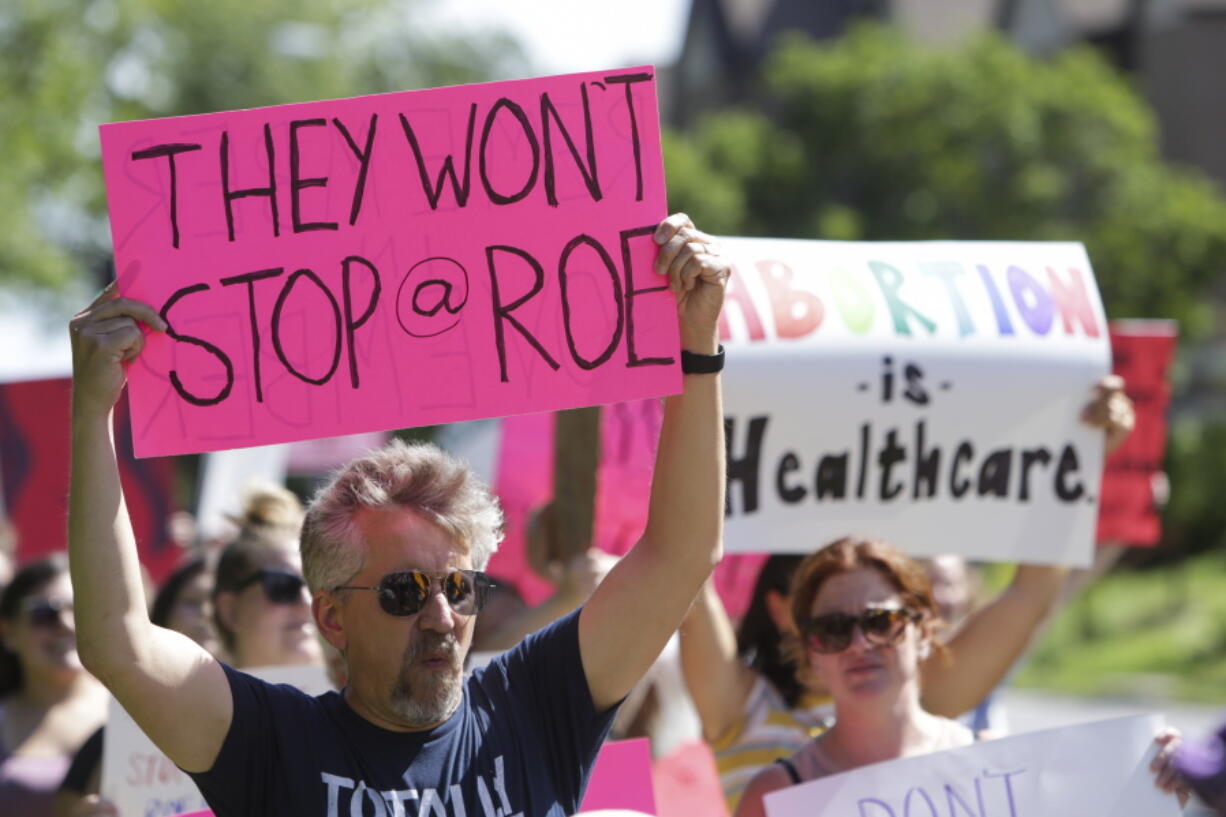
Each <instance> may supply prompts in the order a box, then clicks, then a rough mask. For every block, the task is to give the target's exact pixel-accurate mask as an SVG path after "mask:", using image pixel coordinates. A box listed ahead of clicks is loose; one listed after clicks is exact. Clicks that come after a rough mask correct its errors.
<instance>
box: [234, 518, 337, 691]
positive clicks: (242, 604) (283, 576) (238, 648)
mask: <svg viewBox="0 0 1226 817" xmlns="http://www.w3.org/2000/svg"><path fill="white" fill-rule="evenodd" d="M250 507H252V505H251V503H250V502H249V508H250ZM245 519H246V521H247V524H245V525H244V527H243V529H242V531H241V532H240V533H239V536H238V538H237V539H235V540H234V541H233V542H231V543H230V544H229V545H227V546H226V547H225V549H224V550H222V553H221V558H220V559H219V560H218V562H217V578H216V584H215V585H214V588H213V617H214V623H215V624H216V625H217V633H218V635H219V636H220V637H221V641H222V646H223V647H224V648H225V650H226V652H227V653H228V654H229V656H230V658H231V659H232V664H233V666H235V667H237V668H240V669H243V668H249V667H272V666H285V665H292V664H320V663H322V662H323V653H322V651H321V649H320V645H319V639H318V637H317V635H316V630H315V624H314V621H313V620H312V618H311V600H310V597H309V596H308V595H307V591H306V582H305V581H303V579H302V559H301V557H300V556H299V555H298V527H297V525H296V524H289V523H284V522H280V523H277V524H270V525H255V524H251V523H250V515H249V514H247V515H245Z"/></svg>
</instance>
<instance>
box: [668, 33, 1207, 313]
mask: <svg viewBox="0 0 1226 817" xmlns="http://www.w3.org/2000/svg"><path fill="white" fill-rule="evenodd" d="M764 91H765V98H766V99H767V100H769V101H768V102H767V103H766V105H765V107H764V109H762V110H742V111H735V112H725V113H719V114H716V115H714V116H711V117H709V118H707V119H705V120H703V121H701V122H700V123H698V125H697V126H696V127H695V128H694V129H692V131H690V132H688V133H685V134H677V133H671V134H668V135H667V138H666V140H665V158H666V164H667V168H668V177H669V193H670V205H671V206H672V207H673V208H674V209H684V210H686V211H687V212H689V213H691V214H692V215H693V216H694V217H695V220H696V221H697V222H698V223H699V224H702V225H704V229H707V230H709V231H714V232H722V233H725V234H744V235H771V236H783V237H801V238H828V239H848V240H851V239H857V240H887V239H889V240H920V239H936V238H948V239H961V240H971V239H999V240H1009V239H1014V240H1079V241H1083V242H1085V244H1086V246H1087V249H1088V251H1089V254H1090V258H1091V260H1092V261H1093V263H1094V269H1095V273H1096V276H1097V278H1098V281H1099V286H1100V288H1101V290H1102V293H1103V300H1104V302H1105V304H1106V306H1107V310H1108V313H1109V314H1111V315H1112V316H1154V317H1173V318H1176V319H1178V320H1179V322H1180V325H1181V330H1182V332H1183V334H1184V335H1185V337H1187V336H1193V337H1196V336H1202V335H1204V334H1205V333H1207V332H1208V331H1209V329H1210V328H1211V326H1212V320H1213V314H1212V305H1211V303H1210V301H1209V300H1208V299H1207V298H1206V297H1205V293H1206V290H1207V289H1208V287H1209V285H1210V283H1211V282H1212V281H1214V280H1216V279H1217V277H1218V276H1220V275H1221V273H1222V266H1223V263H1224V262H1226V201H1224V200H1223V198H1222V196H1221V195H1220V194H1219V193H1218V192H1217V190H1216V188H1215V187H1213V186H1212V185H1211V184H1210V183H1209V182H1207V181H1205V180H1204V179H1203V178H1201V177H1199V176H1198V175H1197V174H1196V173H1194V172H1191V171H1187V170H1183V169H1180V168H1176V167H1173V166H1171V165H1170V164H1168V163H1166V162H1164V161H1163V160H1162V159H1161V157H1160V156H1159V155H1158V149H1157V135H1156V129H1155V123H1154V120H1153V117H1152V115H1151V114H1150V112H1149V110H1148V108H1147V107H1146V105H1145V104H1144V102H1143V101H1142V100H1141V99H1140V98H1139V97H1138V96H1137V94H1136V93H1135V92H1134V91H1133V90H1132V89H1131V87H1130V86H1129V85H1128V83H1127V82H1126V80H1125V79H1123V78H1122V77H1121V76H1120V75H1119V74H1118V73H1117V72H1116V71H1115V70H1114V69H1113V68H1112V67H1111V66H1109V65H1108V64H1107V63H1106V62H1104V61H1103V60H1102V59H1101V58H1100V57H1099V56H1098V55H1097V54H1096V53H1095V52H1093V51H1091V50H1089V49H1087V48H1081V49H1073V50H1069V51H1065V52H1063V53H1061V54H1060V55H1058V56H1056V57H1054V58H1052V59H1048V60H1035V59H1032V58H1031V57H1028V56H1027V55H1025V54H1024V53H1022V52H1021V51H1019V50H1018V49H1016V48H1015V47H1013V46H1011V45H1010V44H1009V43H1007V42H1006V41H1005V40H1003V39H1002V38H1000V37H999V36H996V35H992V34H987V35H983V36H981V37H979V38H978V39H976V40H974V41H972V42H970V43H968V44H966V45H965V46H964V47H961V48H958V49H956V50H932V49H928V48H925V47H923V46H920V45H916V44H914V43H911V42H909V41H907V40H906V39H905V38H904V37H903V36H902V35H901V34H899V33H897V32H895V31H893V30H891V29H888V28H884V27H881V26H871V25H870V26H861V27H858V28H856V29H854V30H852V31H851V32H850V33H849V34H848V35H847V36H846V37H843V38H842V39H840V40H837V41H835V42H832V43H830V44H827V45H816V44H814V43H813V42H812V41H809V40H807V39H805V38H803V37H799V36H793V37H791V38H788V39H785V40H784V41H783V42H781V44H780V45H779V46H778V47H777V48H776V49H775V51H774V53H773V54H772V56H771V59H770V60H769V61H768V65H767V68H766V71H765V78H764Z"/></svg>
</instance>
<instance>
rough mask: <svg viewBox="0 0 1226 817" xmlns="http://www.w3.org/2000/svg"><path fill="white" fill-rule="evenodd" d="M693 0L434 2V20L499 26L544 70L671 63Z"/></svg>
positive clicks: (431, 7) (564, 71)
mask: <svg viewBox="0 0 1226 817" xmlns="http://www.w3.org/2000/svg"><path fill="white" fill-rule="evenodd" d="M690 1H691V0H616V2H612V3H594V2H590V0H435V2H433V3H429V4H423V5H424V6H425V9H426V10H428V14H429V15H430V17H429V19H430V21H431V24H438V23H444V22H446V23H451V22H454V23H456V24H457V25H458V26H463V27H464V28H466V29H470V30H471V29H481V28H483V27H485V28H501V29H503V30H506V31H508V32H510V33H511V34H512V35H513V36H515V38H516V39H518V40H519V41H520V42H521V43H522V44H523V46H524V48H525V50H526V51H527V52H528V55H529V57H530V58H531V60H532V62H533V64H534V66H535V67H536V69H537V70H538V71H539V72H540V73H541V74H568V73H576V72H580V71H597V70H601V69H605V68H620V67H624V66H627V65H646V64H651V65H660V66H663V65H668V64H669V63H671V62H673V61H674V60H675V59H676V58H677V56H678V54H679V53H680V51H681V40H682V37H683V36H684V34H685V23H686V18H687V16H688V14H689V11H690Z"/></svg>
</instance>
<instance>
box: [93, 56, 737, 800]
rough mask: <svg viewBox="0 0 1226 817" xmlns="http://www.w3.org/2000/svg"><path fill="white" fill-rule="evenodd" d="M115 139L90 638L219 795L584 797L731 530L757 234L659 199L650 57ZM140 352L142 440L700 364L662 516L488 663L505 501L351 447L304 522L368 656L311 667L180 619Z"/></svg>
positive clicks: (666, 458)
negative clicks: (743, 247) (127, 412)
mask: <svg viewBox="0 0 1226 817" xmlns="http://www.w3.org/2000/svg"><path fill="white" fill-rule="evenodd" d="M102 143H103V145H102V147H103V151H102V152H103V166H104V170H105V172H106V177H107V194H108V201H109V204H110V216H111V224H112V234H113V237H114V244H115V260H116V268H117V270H118V275H117V282H118V284H117V286H116V287H113V288H112V289H111V290H108V292H105V293H104V294H103V295H102V296H100V297H99V299H98V300H96V301H95V302H94V303H93V304H91V305H90V306H89V307H88V308H87V309H85V310H84V311H83V312H81V313H80V314H79V315H78V316H77V317H76V318H74V319H73V321H72V325H71V329H72V340H73V370H74V374H73V415H72V416H73V436H72V445H73V448H72V457H73V462H72V482H71V496H70V501H69V547H70V554H71V566H72V578H73V585H74V588H75V590H76V599H77V609H78V613H79V616H78V619H79V621H80V626H79V641H80V651H81V656H82V660H83V661H84V663H85V664H86V666H87V667H88V668H89V669H90V670H91V671H92V672H94V673H95V674H96V675H97V676H98V677H99V678H100V679H101V680H102V681H103V683H105V684H106V685H107V687H108V688H109V689H110V690H111V692H112V693H113V694H114V695H115V697H116V698H117V699H118V700H119V701H120V702H121V703H122V704H123V706H124V708H125V709H127V711H128V713H129V714H130V715H131V716H132V717H133V719H134V720H135V721H136V722H137V723H138V724H139V725H140V726H141V728H142V729H143V730H144V731H145V732H146V734H147V735H148V736H149V737H150V738H151V739H152V740H153V741H154V743H156V744H157V746H158V747H159V748H160V749H161V750H162V751H163V752H164V753H165V754H166V755H167V756H168V757H169V758H171V759H172V760H173V761H174V762H175V763H176V764H178V765H179V766H180V767H181V768H183V769H184V770H185V771H187V772H188V773H189V774H191V775H192V777H193V779H194V780H195V781H196V783H197V785H198V786H199V787H200V789H201V791H202V793H203V794H204V795H205V797H206V799H207V801H208V802H209V804H210V805H211V806H212V807H213V809H214V811H215V812H216V814H217V815H218V817H237V815H249V814H250V815H255V814H258V815H261V817H264V816H265V815H267V816H268V817H272V816H273V815H285V817H290V816H291V815H293V817H298V816H299V815H305V814H315V815H327V817H340V815H357V814H364V815H370V814H373V815H382V816H383V817H401V815H405V814H420V815H430V817H449V816H450V815H454V816H455V817H461V816H464V817H467V816H468V815H471V816H472V817H477V816H478V815H486V816H487V817H495V815H498V816H499V817H512V815H540V817H562V815H567V814H572V813H574V812H575V811H576V810H578V808H579V805H580V802H581V798H582V795H583V790H584V787H585V785H586V781H587V778H588V775H589V774H590V772H591V768H592V764H593V762H594V760H595V757H596V752H597V749H598V748H599V746H600V743H601V742H602V741H603V739H604V736H605V734H606V732H607V731H608V728H609V725H610V723H611V721H612V717H613V713H614V711H615V710H616V707H617V704H618V702H619V701H620V700H621V699H622V698H623V697H624V696H625V695H626V694H627V693H628V692H629V691H630V689H631V687H632V686H633V685H634V684H635V683H636V682H637V681H638V680H639V679H640V678H641V677H642V675H643V674H644V672H645V671H646V670H647V668H648V667H649V666H650V664H651V663H652V661H653V660H654V659H655V658H656V656H657V655H658V654H659V652H660V650H661V649H662V648H663V646H664V644H665V642H666V641H667V640H668V638H669V636H670V635H671V634H672V633H673V632H674V631H675V630H676V629H677V627H678V625H679V624H680V622H681V619H682V618H683V616H684V615H685V612H686V610H687V609H688V607H689V605H690V603H691V602H692V600H693V598H694V597H695V595H696V594H697V592H698V590H699V588H700V587H701V586H702V584H703V582H704V581H706V579H707V577H708V576H709V575H710V572H711V570H712V568H713V566H714V565H715V564H716V562H718V560H719V556H720V548H721V538H722V532H723V511H724V438H723V414H722V406H721V397H720V395H721V391H720V382H719V377H718V372H719V371H720V369H721V368H722V366H723V354H722V350H721V349H720V348H719V345H718V342H717V322H718V317H719V313H720V309H721V307H722V305H723V301H724V290H725V286H726V282H727V278H728V274H729V271H730V268H731V265H730V263H729V262H728V260H727V259H726V258H725V257H724V256H723V255H722V254H721V252H720V251H719V250H718V249H716V247H715V245H714V242H713V241H712V239H710V237H709V236H706V235H705V234H703V233H701V232H699V231H698V230H696V229H695V228H694V226H693V224H692V223H691V222H690V220H689V219H688V218H687V217H686V216H684V215H675V216H671V217H669V218H667V219H665V220H663V221H662V222H661V217H662V216H663V215H664V213H665V197H664V179H663V167H662V161H661V158H660V150H659V132H658V124H657V113H656V105H655V98H654V74H653V72H652V71H650V70H649V69H632V70H630V71H627V72H621V73H600V74H583V75H573V76H569V77H554V78H546V79H543V80H531V81H520V82H507V83H493V84H490V85H483V86H464V87H460V88H451V89H431V90H427V91H420V92H409V93H405V94H388V95H381V96H375V97H362V98H359V99H352V100H338V101H332V102H315V103H305V104H301V105H290V106H281V107H277V108H266V109H259V110H254V111H231V112H224V113H218V114H206V115H201V116H195V117H185V118H182V119H178V120H154V121H150V122H128V123H119V124H114V125H107V126H104V127H103V128H102ZM615 259H616V260H615ZM653 259H654V263H653ZM662 277H663V278H665V279H666V283H665V281H663V280H662ZM670 289H671V293H670V292H669V290H670ZM114 290H117V291H114ZM120 294H122V297H118V296H119V295H120ZM677 316H679V317H680V321H679V323H680V329H679V336H678V320H677ZM678 351H680V354H678ZM679 370H680V371H679ZM682 374H684V375H685V376H684V377H682ZM125 382H128V383H130V384H131V389H130V391H131V400H132V405H133V406H134V407H136V408H135V409H134V417H135V419H134V421H133V429H134V435H135V436H134V440H135V446H136V449H137V453H138V455H141V456H148V455H162V454H175V453H184V452H189V451H205V450H215V449H218V448H227V447H235V446H245V445H257V444H262V443H268V442H278V441H286V440H292V439H304V438H310V437H321V436H330V435H335V434H341V433H349V432H354V431H361V430H371V429H386V428H396V427H405V426H411V425H426V424H434V423H444V422H451V421H455V420H461V419H468V418H472V417H480V416H498V415H505V414H512V413H526V412H534V411H543V410H553V409H561V408H571V407H576V406H585V405H595V404H600V403H608V402H616V401H621V400H627V399H633V398H635V397H640V398H641V397H658V396H660V395H663V394H672V395H673V396H671V397H668V398H667V401H666V405H665V410H664V420H663V426H662V429H661V432H660V443H659V448H658V455H657V459H656V466H655V471H654V479H653V484H652V492H651V502H650V510H649V513H648V520H647V526H646V530H645V532H644V534H643V537H642V539H641V540H640V541H639V544H638V545H637V546H636V547H635V548H634V549H633V550H632V551H631V552H630V553H629V554H627V555H626V556H625V557H624V558H623V559H622V560H621V561H620V562H619V564H618V565H617V566H616V567H615V568H614V569H613V570H612V571H611V572H610V573H609V575H608V577H607V578H606V579H605V581H604V582H603V583H602V584H601V585H600V587H599V588H598V589H597V590H596V591H595V592H594V593H593V594H592V596H591V598H590V600H589V601H588V602H587V604H586V605H585V606H584V607H583V608H581V609H580V610H579V611H577V612H575V613H572V614H571V615H569V616H567V617H565V618H563V619H561V620H560V621H558V622H556V623H555V624H553V625H551V626H550V627H547V628H546V629H544V630H542V631H541V632H539V633H537V634H535V635H533V636H530V637H529V638H528V639H526V640H525V641H524V642H523V643H522V644H520V645H519V646H518V647H516V648H514V649H512V650H511V651H510V652H508V653H505V654H504V655H502V656H500V657H498V658H496V659H495V660H494V661H493V662H492V663H491V664H490V665H489V666H488V667H486V668H484V669H482V670H478V671H476V672H475V673H474V674H473V675H472V676H471V677H470V678H469V679H468V680H467V681H465V680H464V679H463V675H462V666H463V661H464V657H465V654H466V653H467V651H468V648H469V645H470V643H471V638H472V627H473V619H474V616H475V614H476V613H477V611H478V610H480V608H481V606H482V603H483V601H484V597H485V592H486V590H487V588H488V585H489V580H488V579H487V578H486V576H485V574H484V573H483V572H482V570H483V568H484V567H485V564H486V562H487V561H488V559H489V557H490V555H491V554H492V553H493V551H494V550H495V549H496V547H497V545H498V542H499V539H500V536H501V532H500V527H501V520H502V514H501V511H500V509H499V508H498V506H497V504H496V503H495V501H494V500H493V498H492V497H491V496H490V494H489V492H488V490H487V489H486V488H485V486H483V485H481V484H480V483H479V482H478V481H477V480H476V478H475V477H474V476H473V474H472V473H471V471H470V470H469V469H468V468H467V467H466V466H464V465H463V464H461V463H459V462H458V461H456V460H454V459H452V458H450V457H449V456H447V455H445V454H443V453H442V452H440V451H438V450H437V449H435V448H432V447H429V446H415V447H410V446H405V445H402V444H399V443H397V444H393V445H392V446H389V447H388V448H385V449H383V450H381V451H377V452H373V453H371V454H369V455H368V456H366V457H363V458H361V459H359V460H357V461H355V462H353V463H350V464H349V465H348V466H347V467H346V468H344V469H342V471H341V472H340V473H339V474H338V475H337V476H336V477H335V478H334V479H333V481H332V483H331V484H330V485H328V486H327V487H325V488H324V489H323V490H322V491H321V492H320V494H319V495H318V496H317V497H316V499H315V501H314V502H313V503H312V505H311V507H310V509H309V510H308V513H307V518H306V521H305V523H304V530H303V537H302V554H303V572H304V574H305V577H306V580H307V583H308V584H309V586H310V590H311V593H312V610H313V615H314V619H315V623H316V624H317V626H318V628H319V630H320V632H321V633H322V634H323V636H324V637H325V638H326V639H327V640H328V641H329V642H330V643H331V644H332V645H333V646H335V647H336V648H338V649H339V650H340V651H341V652H342V653H343V654H344V655H345V657H346V660H347V663H348V671H349V685H348V686H347V687H346V688H345V689H344V690H343V691H342V692H341V693H329V694H326V695H323V696H320V697H318V698H313V697H310V696H307V695H305V694H304V693H301V692H299V691H297V690H294V689H293V688H290V687H285V686H275V685H271V684H267V683H264V682H262V681H259V680H256V679H254V678H252V677H250V676H248V675H245V674H243V673H241V672H237V671H235V670H232V669H230V668H228V667H225V666H223V665H222V664H221V663H219V662H217V661H216V660H214V659H213V658H212V657H211V656H210V655H208V654H207V653H206V652H204V651H203V650H202V649H200V648H199V647H198V646H196V645H195V644H194V642H191V641H189V640H188V639H186V638H183V637H181V636H179V635H177V634H175V633H172V632H170V631H167V630H164V629H160V628H158V627H154V626H153V625H152V624H150V622H149V618H148V616H147V615H146V612H145V610H146V607H145V601H144V594H143V590H142V587H141V582H140V573H139V565H138V561H137V551H136V547H135V542H134V540H133V534H132V527H131V524H130V521H129V519H128V515H127V511H126V508H125V506H124V499H123V495H122V490H121V487H120V483H119V479H118V475H117V470H116V457H115V448H114V441H113V436H112V434H111V418H112V410H113V407H114V405H115V402H116V400H117V399H118V397H119V394H120V392H121V390H122V389H123V387H124V385H125ZM678 391H680V392H681V393H680V394H677V393H676V392H678Z"/></svg>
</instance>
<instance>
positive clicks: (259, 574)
mask: <svg viewBox="0 0 1226 817" xmlns="http://www.w3.org/2000/svg"><path fill="white" fill-rule="evenodd" d="M256 582H259V583H260V586H261V587H262V588H263V589H264V597H265V598H266V599H268V600H269V601H270V602H272V603H273V604H297V603H298V602H299V601H302V588H304V587H306V580H305V579H303V578H302V577H301V576H299V575H298V574H297V573H291V572H290V571H288V570H272V569H265V570H257V571H256V572H255V573H252V574H251V575H250V576H248V577H247V578H245V579H243V580H242V581H241V582H239V583H238V584H236V585H235V586H234V592H236V593H237V592H239V591H242V590H246V589H247V588H248V587H250V586H251V585H253V584H255V583H256Z"/></svg>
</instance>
